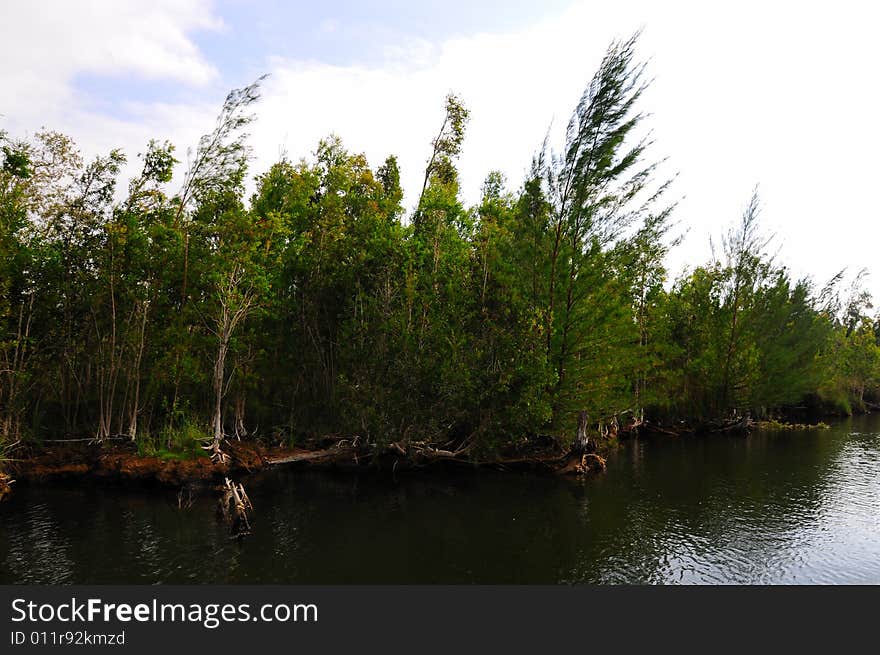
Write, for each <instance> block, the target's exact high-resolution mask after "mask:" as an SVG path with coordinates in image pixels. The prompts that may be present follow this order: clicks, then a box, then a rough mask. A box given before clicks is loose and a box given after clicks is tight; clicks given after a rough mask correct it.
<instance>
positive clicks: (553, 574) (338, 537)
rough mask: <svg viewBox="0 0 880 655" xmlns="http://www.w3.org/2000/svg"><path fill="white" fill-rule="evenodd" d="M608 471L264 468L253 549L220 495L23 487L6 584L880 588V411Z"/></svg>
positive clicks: (691, 448) (255, 491)
mask: <svg viewBox="0 0 880 655" xmlns="http://www.w3.org/2000/svg"><path fill="white" fill-rule="evenodd" d="M611 460H612V461H610V462H609V470H608V472H607V473H606V474H604V475H602V476H600V477H598V478H596V479H593V480H590V481H575V480H569V479H558V478H555V477H539V476H532V475H519V474H494V473H486V472H480V473H476V474H456V475H455V476H452V477H450V476H449V475H445V476H444V475H427V476H426V475H419V476H409V477H405V476H398V479H397V480H396V481H394V480H385V479H382V480H377V479H375V478H371V477H360V478H358V477H351V476H332V475H328V474H321V473H304V472H302V471H291V470H286V471H282V470H279V471H273V472H269V473H263V474H261V475H260V476H259V477H256V478H252V479H251V480H250V481H249V482H248V493H249V494H250V496H251V498H252V500H253V502H254V505H255V506H256V508H257V512H256V515H255V524H254V534H253V535H251V536H250V537H248V538H247V539H245V540H241V541H238V540H233V539H230V538H229V537H228V535H227V533H226V532H225V530H224V528H222V527H221V526H219V525H218V524H217V522H216V520H215V517H214V504H213V503H214V501H213V500H212V499H211V498H208V497H205V498H200V499H197V500H196V502H195V504H194V505H193V507H192V508H190V509H187V510H179V509H178V508H177V500H176V494H175V493H173V492H167V493H166V492H155V491H154V492H144V491H134V490H124V489H120V488H119V487H105V486H97V485H96V486H90V487H88V488H81V487H74V486H71V487H55V486H32V487H25V486H21V487H20V488H19V489H17V490H16V493H15V494H14V495H13V496H12V499H11V500H10V501H8V502H6V503H4V504H3V505H0V582H7V583H8V582H16V583H121V582H139V583H189V582H215V583H230V582H231V583H237V582H249V583H269V582H275V583H404V582H409V583H459V582H481V583H552V582H561V583H579V582H588V583H758V584H762V583H880V416H874V417H860V418H856V419H853V420H852V421H849V422H845V423H840V424H837V425H836V426H834V427H833V428H832V430H829V431H823V432H791V433H778V434H764V433H758V434H753V435H751V436H750V437H748V438H741V437H718V436H716V437H707V438H689V439H663V440H651V441H636V442H631V443H627V444H625V445H623V446H622V447H621V448H620V450H619V451H618V452H616V453H615V454H614V455H613V456H612V458H611Z"/></svg>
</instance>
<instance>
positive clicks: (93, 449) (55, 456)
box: [7, 443, 266, 486]
mask: <svg viewBox="0 0 880 655" xmlns="http://www.w3.org/2000/svg"><path fill="white" fill-rule="evenodd" d="M229 453H230V455H232V457H231V460H230V461H229V462H228V463H225V464H218V463H214V462H212V461H211V459H210V458H208V457H194V458H189V459H182V458H181V459H177V458H170V457H148V456H142V455H138V454H137V452H135V451H134V450H133V448H132V447H131V446H130V445H129V444H121V445H120V444H114V445H103V446H101V445H96V444H90V443H77V444H68V443H55V444H47V445H45V446H43V447H39V448H38V447H31V448H28V449H27V450H20V451H18V452H16V453H15V458H14V459H13V460H12V461H10V462H9V463H8V464H7V470H8V471H9V473H10V474H11V475H13V476H15V478H16V479H17V480H18V481H19V482H45V481H51V480H73V479H79V478H93V479H102V480H107V481H120V482H142V483H152V484H159V485H167V486H181V485H184V484H187V483H194V482H204V483H217V482H222V481H223V479H224V478H225V477H226V476H228V475H230V474H238V473H242V472H248V471H252V470H259V469H260V468H262V467H263V466H265V465H266V457H265V455H264V454H263V450H262V449H261V448H260V447H259V446H257V445H254V444H245V443H236V444H233V445H230V447H229Z"/></svg>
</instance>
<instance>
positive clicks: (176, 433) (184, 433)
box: [135, 419, 209, 459]
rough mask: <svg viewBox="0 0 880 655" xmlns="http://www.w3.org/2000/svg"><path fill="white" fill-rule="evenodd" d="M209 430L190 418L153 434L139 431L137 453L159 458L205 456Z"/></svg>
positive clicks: (136, 441)
mask: <svg viewBox="0 0 880 655" xmlns="http://www.w3.org/2000/svg"><path fill="white" fill-rule="evenodd" d="M208 436H209V432H208V430H207V428H206V427H204V426H202V425H199V424H198V423H196V422H195V421H193V420H191V419H184V420H183V421H182V422H180V423H179V424H177V425H174V424H169V425H166V426H164V427H162V428H161V429H160V430H158V431H157V432H156V433H155V434H152V433H150V432H146V431H144V432H141V433H140V434H139V435H138V436H137V438H136V440H135V445H136V447H137V453H138V455H140V456H142V457H159V458H160V459H195V458H197V457H207V453H206V452H205V449H204V447H203V446H204V444H205V440H206V439H207V438H208Z"/></svg>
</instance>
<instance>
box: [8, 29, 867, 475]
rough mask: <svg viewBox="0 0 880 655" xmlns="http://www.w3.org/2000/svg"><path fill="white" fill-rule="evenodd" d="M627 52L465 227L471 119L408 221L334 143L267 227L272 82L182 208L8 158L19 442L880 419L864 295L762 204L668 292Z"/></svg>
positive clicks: (297, 180)
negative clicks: (874, 415) (260, 124)
mask: <svg viewBox="0 0 880 655" xmlns="http://www.w3.org/2000/svg"><path fill="white" fill-rule="evenodd" d="M635 43H636V38H635V37H633V38H632V39H628V40H626V41H622V42H615V43H613V44H612V45H611V46H610V48H609V49H608V51H607V53H606V56H605V58H604V59H603V61H602V64H601V66H600V68H599V70H598V71H597V72H596V74H595V75H594V77H593V78H592V80H591V82H590V84H589V85H588V87H587V88H586V90H585V91H584V94H583V96H582V97H581V99H580V101H579V103H578V105H577V107H576V108H575V111H574V112H573V115H572V118H571V120H570V122H569V124H568V128H567V131H566V136H565V142H564V144H563V147H562V150H561V153H559V154H553V153H552V152H551V151H550V149H549V147H546V146H545V147H544V148H543V149H541V151H540V152H538V153H537V155H536V156H535V158H534V160H533V162H532V167H531V169H530V171H529V173H528V175H527V176H526V179H525V180H524V182H523V184H522V185H521V186H519V187H516V188H511V187H509V185H508V182H507V180H505V179H504V178H503V176H502V175H501V174H499V173H497V172H491V173H489V175H488V176H487V178H486V182H485V184H484V186H483V193H482V197H481V198H480V200H479V202H478V203H477V204H476V205H475V206H472V207H468V206H465V204H464V203H463V201H462V199H461V196H460V192H459V181H458V171H457V168H456V166H457V161H458V158H459V157H460V156H462V154H463V148H464V144H465V134H466V127H467V122H468V118H469V112H468V110H467V109H466V108H465V106H464V104H463V103H462V101H461V100H460V99H459V98H457V97H456V96H454V95H450V96H448V97H447V98H446V102H445V105H444V110H445V111H444V118H443V122H442V124H441V126H440V129H439V131H438V132H437V135H436V136H435V138H434V139H433V140H432V141H431V143H430V144H426V147H429V148H430V151H429V152H430V155H429V156H428V158H427V165H426V168H425V171H424V182H423V187H422V190H421V193H420V195H419V198H418V203H417V205H416V207H415V209H414V211H413V212H412V213H411V214H410V215H409V216H407V215H405V212H404V209H403V207H402V205H401V203H402V200H403V192H402V189H401V186H400V170H399V168H398V162H397V160H396V158H395V157H393V156H389V157H387V158H386V159H385V161H384V162H383V163H382V164H381V165H379V166H378V167H376V168H373V167H372V166H371V165H370V163H369V162H368V161H367V159H366V157H365V156H364V155H362V154H358V153H353V152H350V151H349V150H347V149H346V148H345V146H344V145H343V143H342V141H341V139H339V138H338V137H336V136H330V137H328V138H327V139H325V140H323V141H321V142H320V143H319V144H318V147H317V150H316V151H315V153H314V156H313V157H311V158H310V159H303V160H299V161H291V160H288V159H282V160H281V161H279V162H278V163H276V164H275V165H273V166H272V167H271V168H270V169H269V170H268V171H265V172H263V173H262V174H260V175H258V176H257V177H256V187H255V192H254V193H253V195H252V196H251V198H250V199H249V202H248V201H246V199H245V197H244V193H245V191H244V190H245V188H246V186H247V184H246V182H247V176H248V163H249V152H250V151H249V147H248V144H247V134H246V128H247V126H248V125H249V124H250V122H251V121H252V120H253V114H252V107H253V103H255V102H257V100H258V98H259V83H260V82H259V81H257V82H255V83H254V84H252V85H250V86H247V87H245V88H243V89H238V90H234V91H233V92H232V93H230V94H229V95H228V97H227V98H226V101H225V103H224V104H223V107H222V110H221V112H220V116H219V117H218V121H217V123H216V125H215V126H214V129H213V130H212V131H211V132H209V133H208V134H206V135H205V136H204V137H202V138H201V139H200V141H199V142H198V144H197V146H196V147H195V149H194V150H192V151H190V152H189V156H188V158H187V159H188V162H189V166H188V168H187V170H186V172H185V174H184V175H183V183H182V185H181V187H180V188H179V189H176V190H172V189H169V188H168V187H169V184H170V183H171V180H172V179H173V177H174V176H173V174H174V170H175V165H176V164H177V163H178V162H177V159H176V158H175V150H174V147H173V146H172V145H171V144H169V143H167V142H158V141H151V142H150V143H149V144H148V146H147V148H146V151H145V152H144V153H143V154H142V155H140V158H141V161H142V167H141V172H140V173H139V174H138V175H137V176H136V177H135V178H134V179H133V180H130V181H129V183H128V186H127V187H125V186H123V185H121V184H120V180H119V176H120V170H121V166H122V164H123V162H124V161H125V158H124V156H123V154H122V153H121V152H119V151H112V152H110V153H108V154H107V155H105V156H100V157H97V158H95V159H94V160H92V161H91V162H84V161H83V159H82V157H81V156H80V154H79V152H78V151H77V149H76V147H75V145H74V144H73V142H72V141H71V140H70V139H68V138H67V137H65V136H63V135H60V134H58V133H55V132H41V133H38V134H37V135H36V137H35V138H34V139H32V140H31V141H29V142H14V141H11V140H9V139H8V138H7V137H6V135H2V137H0V440H5V441H6V442H7V443H8V442H12V441H15V440H17V439H20V438H21V436H22V435H25V434H27V433H30V434H34V435H43V434H61V435H72V434H77V435H80V434H88V435H93V436H95V437H97V438H98V439H104V438H108V437H110V436H113V435H127V436H129V437H130V438H133V439H134V440H135V442H136V443H137V445H138V449H139V452H141V453H142V454H150V455H155V456H160V457H166V458H170V457H182V458H187V457H195V456H202V455H204V452H205V451H204V450H203V449H202V446H203V444H204V441H205V439H207V438H213V440H214V443H215V445H217V444H218V443H219V441H220V440H221V439H222V438H223V437H224V436H225V435H233V434H234V435H235V436H238V437H241V438H247V437H255V436H256V437H262V436H267V437H269V436H272V437H273V438H274V439H275V440H276V441H277V439H278V437H281V438H282V439H284V440H286V441H287V442H288V443H294V442H297V443H301V442H302V440H303V439H304V438H308V437H315V436H321V437H323V436H328V435H333V436H335V437H337V438H340V439H341V438H347V439H351V438H358V439H360V440H363V441H367V442H370V443H374V444H388V443H391V442H401V441H402V442H406V441H418V442H425V441H426V442H429V443H431V444H433V445H435V446H437V447H443V448H445V449H451V450H457V449H468V452H470V453H480V452H483V453H485V452H491V451H497V450H500V449H505V448H512V447H515V446H516V445H517V444H520V443H522V440H523V439H524V438H529V437H534V436H537V435H552V436H554V437H556V438H559V439H561V440H570V439H573V438H574V437H575V435H576V432H577V426H578V421H579V417H580V416H582V413H583V412H585V413H586V415H587V417H588V423H589V429H590V430H591V431H592V432H595V431H596V430H597V429H599V428H600V427H601V426H608V425H613V424H614V423H615V422H616V421H617V420H618V419H620V420H627V419H626V417H633V418H637V419H642V418H645V417H649V418H650V417H653V418H665V419H683V420H694V421H698V420H706V419H715V418H719V417H725V416H728V415H730V414H732V413H739V414H744V413H747V412H748V413H751V414H752V415H754V416H772V415H773V414H774V413H775V412H777V411H778V410H779V409H780V408H784V407H786V406H791V405H799V404H802V403H807V404H809V405H810V406H815V405H825V406H829V405H833V406H837V407H839V408H842V409H843V410H844V411H853V410H860V409H867V408H869V407H871V406H873V405H877V404H878V403H880V317H878V316H877V315H876V314H873V315H872V313H871V310H872V309H873V308H872V307H871V306H870V298H869V297H868V296H867V294H866V293H865V292H864V290H863V285H862V280H863V275H861V274H860V275H856V276H855V281H854V282H853V284H852V285H851V286H850V288H849V289H847V290H846V291H841V289H840V286H841V284H842V282H841V280H842V279H843V276H842V275H841V276H838V277H837V278H835V280H832V282H831V283H830V284H829V285H827V286H826V287H824V288H823V289H821V290H820V291H819V292H818V293H817V292H815V291H814V290H813V288H812V286H811V283H810V282H809V281H807V280H792V279H791V278H790V275H789V273H788V272H787V271H786V270H785V269H784V268H783V267H781V266H779V265H777V264H776V263H775V262H774V261H773V258H772V257H771V256H769V255H768V254H767V252H766V251H767V244H768V240H767V238H765V237H764V236H762V234H761V231H760V229H759V221H758V213H759V212H758V209H759V203H758V199H757V195H756V196H754V197H753V198H752V200H751V202H750V203H749V205H748V207H747V209H746V211H745V212H744V214H743V219H742V221H741V222H740V223H739V224H738V225H737V226H735V227H734V228H733V229H732V230H731V231H730V232H729V233H727V234H726V235H724V237H723V238H722V252H721V254H720V256H719V257H713V259H712V261H709V262H707V263H706V264H704V265H702V266H696V267H694V268H693V269H691V270H689V271H687V272H686V273H685V274H683V275H682V276H680V277H679V279H677V280H676V281H675V282H674V283H673V284H672V285H669V284H668V281H667V271H666V268H665V260H666V255H667V253H668V251H669V249H670V248H671V247H673V246H674V245H675V244H676V242H677V240H676V239H675V238H674V236H673V234H672V232H673V224H672V222H671V221H672V214H673V210H674V203H671V202H668V201H667V200H666V197H667V193H668V189H669V186H670V182H669V181H668V180H662V179H660V180H658V179H656V178H657V177H658V164H657V162H655V161H652V160H650V159H649V148H650V142H648V141H644V140H638V138H637V136H636V135H637V134H638V133H639V131H640V128H641V127H642V122H643V121H644V115H643V114H642V113H640V111H639V108H638V104H639V101H640V98H641V95H642V93H643V91H644V89H645V82H644V81H643V74H644V66H643V65H642V64H639V63H638V62H637V61H636V58H635Z"/></svg>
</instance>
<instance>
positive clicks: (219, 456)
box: [211, 307, 229, 462]
mask: <svg viewBox="0 0 880 655" xmlns="http://www.w3.org/2000/svg"><path fill="white" fill-rule="evenodd" d="M228 321H229V312H228V311H227V310H226V308H225V307H224V308H223V325H222V329H221V333H220V346H219V348H218V349H217V358H216V359H215V360H214V420H213V432H214V440H213V442H212V444H211V459H213V460H214V461H216V462H225V461H226V454H225V453H223V451H222V450H221V449H220V444H221V442H222V441H223V383H224V379H225V377H226V352H227V350H228V348H229V335H228Z"/></svg>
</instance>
